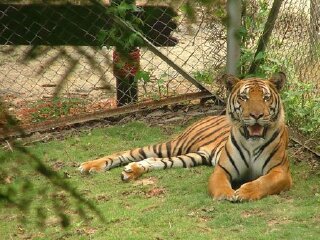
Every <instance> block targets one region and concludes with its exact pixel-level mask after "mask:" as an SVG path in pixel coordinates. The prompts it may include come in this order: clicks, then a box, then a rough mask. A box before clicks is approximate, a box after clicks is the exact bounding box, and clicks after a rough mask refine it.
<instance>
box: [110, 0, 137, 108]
mask: <svg viewBox="0 0 320 240" xmlns="http://www.w3.org/2000/svg"><path fill="white" fill-rule="evenodd" d="M122 2H123V3H124V4H135V0H112V1H111V6H119V5H120V4H121V3H122ZM129 14H133V13H131V12H130V13H129ZM121 35H124V36H125V34H121ZM116 41H129V39H117V40H116ZM139 69H140V49H139V48H138V47H135V46H132V48H131V49H125V48H123V46H122V45H121V44H119V45H118V46H115V49H114V51H113V74H114V76H115V77H116V88H117V106H118V107H120V106H124V105H126V104H130V103H135V102H137V101H138V83H137V81H136V80H135V75H136V73H137V72H138V71H139Z"/></svg>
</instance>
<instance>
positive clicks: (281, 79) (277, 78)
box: [269, 72, 287, 91]
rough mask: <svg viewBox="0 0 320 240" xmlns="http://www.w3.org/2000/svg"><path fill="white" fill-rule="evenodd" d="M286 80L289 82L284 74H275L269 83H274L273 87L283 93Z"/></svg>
mask: <svg viewBox="0 0 320 240" xmlns="http://www.w3.org/2000/svg"><path fill="white" fill-rule="evenodd" d="M286 80H287V76H286V74H285V73H284V72H278V73H275V74H273V75H272V77H271V78H270V79H269V81H270V82H271V83H273V85H274V86H275V87H276V88H277V90H278V91H281V89H282V88H283V86H284V84H285V82H286Z"/></svg>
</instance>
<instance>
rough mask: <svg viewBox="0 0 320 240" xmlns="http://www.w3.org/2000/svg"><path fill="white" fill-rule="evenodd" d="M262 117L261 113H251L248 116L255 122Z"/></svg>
mask: <svg viewBox="0 0 320 240" xmlns="http://www.w3.org/2000/svg"><path fill="white" fill-rule="evenodd" d="M263 115H264V114H263V113H262V112H252V113H250V116H251V117H253V118H254V119H256V120H258V119H259V118H262V117H263Z"/></svg>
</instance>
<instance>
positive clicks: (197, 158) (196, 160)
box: [121, 151, 209, 181]
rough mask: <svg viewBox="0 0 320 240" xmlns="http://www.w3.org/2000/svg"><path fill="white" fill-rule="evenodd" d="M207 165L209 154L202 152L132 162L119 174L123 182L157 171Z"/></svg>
mask: <svg viewBox="0 0 320 240" xmlns="http://www.w3.org/2000/svg"><path fill="white" fill-rule="evenodd" d="M207 164H209V154H207V153H206V152H204V151H198V152H196V153H188V154H185V155H181V156H177V157H165V158H156V157H152V158H147V159H145V160H143V161H140V162H132V163H129V164H128V165H127V166H125V167H124V170H123V171H122V173H121V179H122V180H123V181H129V180H135V179H137V178H139V177H140V176H141V175H142V174H144V173H146V172H150V171H153V170H157V169H167V168H177V167H179V168H189V167H195V166H199V165H207Z"/></svg>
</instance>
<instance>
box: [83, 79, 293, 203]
mask: <svg viewBox="0 0 320 240" xmlns="http://www.w3.org/2000/svg"><path fill="white" fill-rule="evenodd" d="M224 78H225V82H226V86H227V89H229V90H230V94H229V97H228V102H227V114H226V115H225V116H211V117H207V118H204V119H202V120H200V121H199V122H197V123H195V124H193V125H192V126H190V127H189V128H188V129H187V130H186V131H185V132H184V133H182V134H181V135H180V136H178V137H177V138H176V139H174V140H172V141H168V142H166V143H162V144H157V145H151V146H147V147H142V148H137V149H133V150H130V151H126V152H123V153H120V154H116V155H112V156H106V157H103V158H100V159H97V160H93V161H88V162H85V163H83V164H82V165H81V166H80V170H81V171H82V172H92V171H101V170H109V169H111V168H114V167H117V166H121V165H126V164H127V165H126V166H125V167H124V171H123V172H122V179H123V180H124V181H128V180H131V179H137V178H138V177H140V176H141V175H142V174H144V173H146V172H149V171H152V170H156V169H167V168H173V167H185V168H186V167H194V166H198V165H212V166H215V168H214V171H213V173H212V175H211V176H210V179H209V193H210V195H211V196H212V197H214V198H215V199H228V200H231V201H239V200H240V201H242V200H255V199H260V198H262V197H264V196H266V195H270V194H276V193H279V192H281V191H283V190H287V189H289V188H290V186H291V184H292V180H291V176H290V171H289V161H288V157H287V152H286V149H287V144H288V133H287V128H286V126H285V123H284V113H283V107H282V104H281V100H280V97H279V93H278V90H280V89H281V88H282V86H283V84H284V81H285V75H284V74H283V73H279V74H276V75H274V76H273V77H272V78H271V79H269V80H263V79H260V78H249V79H245V80H239V79H237V78H235V77H233V76H229V75H225V76H224ZM235 185H238V186H240V187H239V188H238V189H237V190H234V189H233V188H235Z"/></svg>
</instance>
